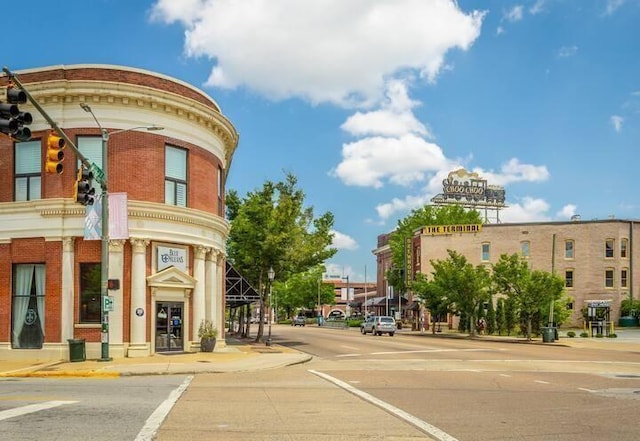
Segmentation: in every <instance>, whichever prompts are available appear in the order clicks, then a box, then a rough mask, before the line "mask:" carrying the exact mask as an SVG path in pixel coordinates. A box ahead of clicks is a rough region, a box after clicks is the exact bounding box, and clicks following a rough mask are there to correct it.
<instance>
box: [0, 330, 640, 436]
mask: <svg viewBox="0 0 640 441" xmlns="http://www.w3.org/2000/svg"><path fill="white" fill-rule="evenodd" d="M272 337H273V341H274V343H275V346H274V347H275V348H278V347H279V346H288V347H291V348H295V349H297V350H299V351H304V352H307V353H309V354H312V355H313V359H312V360H311V361H310V362H308V363H305V364H302V365H296V366H290V367H287V368H282V369H274V370H264V371H258V372H236V373H228V374H227V373H225V374H201V375H197V376H195V378H192V377H191V376H186V375H166V376H149V377H123V378H115V379H114V378H111V379H71V378H66V379H59V378H58V379H29V378H21V379H15V378H6V379H2V380H0V434H1V435H0V439H3V440H4V439H7V440H12V441H32V440H33V441H35V440H38V441H51V440H64V441H75V440H92V441H111V440H132V441H134V440H135V441H149V440H152V439H157V440H158V441H184V440H189V441H211V440H224V441H240V440H251V441H262V440H264V441H266V440H278V441H280V440H292V441H293V440H295V441H320V440H322V441H325V440H340V441H365V440H372V439H373V440H385V441H415V440H440V441H456V440H458V441H485V440H486V441H489V440H491V441H494V440H500V441H512V440H513V441H516V440H542V441H546V440H549V441H550V440H562V441H565V440H566V441H573V440H576V441H577V440H580V441H584V440H604V441H607V440H612V441H613V440H616V441H618V440H622V441H626V440H634V441H635V440H637V439H638V430H639V429H638V427H640V425H639V424H638V418H640V347H638V350H627V351H610V350H594V349H587V348H571V347H564V346H562V345H560V344H544V345H543V344H514V343H505V342H490V341H483V340H466V339H451V338H433V337H431V336H428V335H427V336H419V335H418V336H415V335H412V336H409V335H403V334H402V333H397V334H396V335H395V336H394V337H389V336H372V335H366V336H365V335H361V334H360V333H359V332H358V331H357V330H354V329H351V330H338V329H327V328H318V327H315V326H309V327H295V328H294V327H291V326H274V327H273V329H272ZM276 350H277V349H276ZM177 391H179V393H177V394H176V392H177ZM158 427H159V429H158ZM156 430H158V431H157V435H156V434H155V433H156Z"/></svg>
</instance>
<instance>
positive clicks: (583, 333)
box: [580, 332, 589, 338]
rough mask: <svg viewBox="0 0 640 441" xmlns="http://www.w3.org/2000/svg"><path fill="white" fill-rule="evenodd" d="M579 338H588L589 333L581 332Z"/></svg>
mask: <svg viewBox="0 0 640 441" xmlns="http://www.w3.org/2000/svg"><path fill="white" fill-rule="evenodd" d="M580 337H582V338H585V337H589V333H588V332H582V333H581V334H580Z"/></svg>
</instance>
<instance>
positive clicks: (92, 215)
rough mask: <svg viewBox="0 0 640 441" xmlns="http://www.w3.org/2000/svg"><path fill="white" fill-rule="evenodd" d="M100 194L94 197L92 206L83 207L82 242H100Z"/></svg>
mask: <svg viewBox="0 0 640 441" xmlns="http://www.w3.org/2000/svg"><path fill="white" fill-rule="evenodd" d="M101 217H102V194H100V195H98V196H96V198H95V199H94V203H93V205H86V206H85V215H84V240H100V239H101V238H102V224H101Z"/></svg>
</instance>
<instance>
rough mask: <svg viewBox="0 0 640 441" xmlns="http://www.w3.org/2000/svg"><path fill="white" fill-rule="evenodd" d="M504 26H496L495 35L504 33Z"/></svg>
mask: <svg viewBox="0 0 640 441" xmlns="http://www.w3.org/2000/svg"><path fill="white" fill-rule="evenodd" d="M504 32H505V31H504V28H503V27H502V26H498V28H497V29H496V35H502V34H504Z"/></svg>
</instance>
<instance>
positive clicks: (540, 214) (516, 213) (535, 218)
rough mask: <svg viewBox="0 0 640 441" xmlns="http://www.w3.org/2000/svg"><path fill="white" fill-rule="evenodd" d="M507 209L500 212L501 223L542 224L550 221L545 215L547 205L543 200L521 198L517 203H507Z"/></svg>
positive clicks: (547, 209)
mask: <svg viewBox="0 0 640 441" xmlns="http://www.w3.org/2000/svg"><path fill="white" fill-rule="evenodd" d="M508 205H509V207H507V208H505V209H504V210H502V211H500V220H501V221H502V222H542V221H549V220H551V219H550V217H549V216H548V215H547V212H548V211H549V204H548V203H547V202H546V201H545V200H543V199H535V198H531V197H524V198H522V200H521V202H519V203H508Z"/></svg>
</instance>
